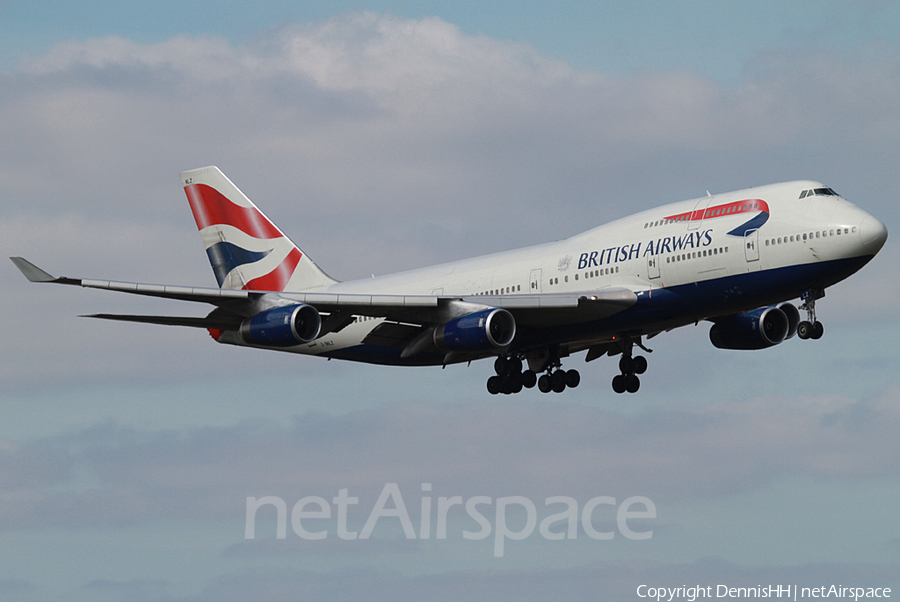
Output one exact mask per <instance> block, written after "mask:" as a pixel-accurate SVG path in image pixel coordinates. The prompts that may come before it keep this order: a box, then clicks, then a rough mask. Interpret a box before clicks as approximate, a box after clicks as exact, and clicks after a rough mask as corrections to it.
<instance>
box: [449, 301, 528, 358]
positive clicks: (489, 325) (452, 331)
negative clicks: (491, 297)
mask: <svg viewBox="0 0 900 602" xmlns="http://www.w3.org/2000/svg"><path fill="white" fill-rule="evenodd" d="M515 336H516V320H515V318H513V316H512V314H511V313H509V312H508V311H506V310H505V309H499V308H493V309H485V310H482V311H476V312H472V313H470V314H467V315H465V316H462V317H459V318H454V319H452V320H450V321H449V322H447V323H446V324H443V325H441V326H438V327H437V328H436V329H435V331H434V344H435V345H437V346H438V348H439V349H441V350H444V351H487V350H490V349H496V348H498V347H506V346H507V345H509V344H510V343H512V340H513V337H515Z"/></svg>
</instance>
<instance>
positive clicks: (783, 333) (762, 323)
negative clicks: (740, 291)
mask: <svg viewBox="0 0 900 602" xmlns="http://www.w3.org/2000/svg"><path fill="white" fill-rule="evenodd" d="M785 305H790V303H786V304H785ZM790 307H791V308H793V309H794V311H793V312H790V310H788V311H787V312H785V311H784V310H783V309H781V308H779V307H775V306H774V305H773V306H771V307H761V308H760V309H755V310H753V311H747V312H741V313H739V314H734V315H732V316H728V317H727V318H723V319H721V320H719V321H717V322H716V323H715V324H714V325H713V327H712V328H711V329H710V331H709V340H710V341H712V344H713V345H715V346H716V347H718V348H719V349H765V348H766V347H771V346H773V345H777V344H778V343H780V342H782V341H783V340H784V339H786V338H787V337H788V336H789V335H790V334H793V332H796V322H794V323H793V325H792V318H793V317H795V314H797V309H796V308H794V306H793V305H790ZM798 315H799V314H798ZM792 326H793V327H792ZM792 331H793V332H792Z"/></svg>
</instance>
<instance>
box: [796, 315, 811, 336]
mask: <svg viewBox="0 0 900 602" xmlns="http://www.w3.org/2000/svg"><path fill="white" fill-rule="evenodd" d="M812 330H813V325H812V322H807V321H806V320H803V321H802V322H800V323H799V324H797V336H798V337H800V338H801V339H803V340H804V341H805V340H806V339H808V338H809V337H810V335H811V334H812Z"/></svg>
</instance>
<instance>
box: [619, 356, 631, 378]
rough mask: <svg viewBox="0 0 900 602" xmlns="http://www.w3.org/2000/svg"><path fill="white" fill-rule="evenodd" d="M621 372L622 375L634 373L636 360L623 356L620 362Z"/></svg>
mask: <svg viewBox="0 0 900 602" xmlns="http://www.w3.org/2000/svg"><path fill="white" fill-rule="evenodd" d="M619 372H621V373H622V374H631V373H632V372H634V360H632V359H631V357H630V356H625V355H623V356H622V358H621V359H620V360H619Z"/></svg>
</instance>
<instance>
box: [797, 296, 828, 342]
mask: <svg viewBox="0 0 900 602" xmlns="http://www.w3.org/2000/svg"><path fill="white" fill-rule="evenodd" d="M824 296H825V291H823V290H822V289H814V290H808V291H805V292H804V293H803V294H802V295H800V299H802V300H803V305H801V306H800V309H805V310H806V315H807V318H806V320H804V321H803V322H800V323H799V324H797V336H798V337H800V338H801V339H804V340H805V339H821V338H822V335H823V334H824V333H825V327H824V326H822V323H821V322H819V321H818V320H816V299H821V298H822V297H824Z"/></svg>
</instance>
